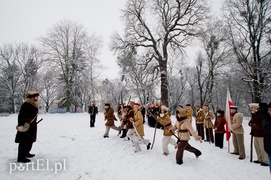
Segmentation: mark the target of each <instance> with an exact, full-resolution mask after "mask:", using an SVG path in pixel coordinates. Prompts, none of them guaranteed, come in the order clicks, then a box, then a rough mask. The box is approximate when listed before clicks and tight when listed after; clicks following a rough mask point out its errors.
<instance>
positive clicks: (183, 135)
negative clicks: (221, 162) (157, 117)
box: [169, 109, 202, 165]
mask: <svg viewBox="0 0 271 180" xmlns="http://www.w3.org/2000/svg"><path fill="white" fill-rule="evenodd" d="M169 130H170V132H171V133H173V132H175V131H176V130H178V138H179V139H178V140H179V146H178V150H177V153H176V163H177V164H179V165H181V164H183V153H184V150H186V151H189V152H191V153H194V154H195V156H196V157H197V158H198V157H199V156H200V155H201V154H202V153H201V151H200V150H198V149H196V148H194V147H192V146H191V145H190V144H189V142H188V141H189V140H190V133H191V134H192V136H193V137H194V138H195V140H196V141H200V142H201V137H200V136H198V135H197V133H196V131H195V130H194V129H193V127H192V125H191V123H190V121H189V118H188V117H187V113H186V110H185V109H181V110H179V113H178V114H177V121H176V123H175V124H174V126H173V127H172V128H170V129H169Z"/></svg>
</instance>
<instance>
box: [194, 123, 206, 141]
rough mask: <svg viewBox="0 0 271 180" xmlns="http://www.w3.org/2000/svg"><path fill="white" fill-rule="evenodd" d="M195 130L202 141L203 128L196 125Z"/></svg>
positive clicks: (201, 125) (200, 125)
mask: <svg viewBox="0 0 271 180" xmlns="http://www.w3.org/2000/svg"><path fill="white" fill-rule="evenodd" d="M196 128H197V131H198V135H199V136H200V137H201V139H204V127H203V124H196Z"/></svg>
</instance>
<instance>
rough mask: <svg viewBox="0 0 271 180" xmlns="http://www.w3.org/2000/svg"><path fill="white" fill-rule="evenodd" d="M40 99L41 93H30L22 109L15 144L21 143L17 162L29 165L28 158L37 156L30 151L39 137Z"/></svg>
mask: <svg viewBox="0 0 271 180" xmlns="http://www.w3.org/2000/svg"><path fill="white" fill-rule="evenodd" d="M38 99H39V92H37V91H29V92H27V97H26V99H25V100H24V102H23V104H22V106H21V108H20V112H19V115H18V125H17V134H16V138H15V142H16V143H19V146H18V157H17V162H22V163H27V162H30V159H27V158H31V157H34V156H35V155H34V154H30V151H31V149H32V145H33V142H36V137H37V116H38V111H39V108H38V103H37V101H38Z"/></svg>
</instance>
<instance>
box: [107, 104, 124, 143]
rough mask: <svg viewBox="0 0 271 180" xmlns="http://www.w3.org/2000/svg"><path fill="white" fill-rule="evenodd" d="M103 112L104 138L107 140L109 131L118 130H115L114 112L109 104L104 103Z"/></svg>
mask: <svg viewBox="0 0 271 180" xmlns="http://www.w3.org/2000/svg"><path fill="white" fill-rule="evenodd" d="M104 106H105V111H104V120H105V132H104V138H108V137H109V136H108V134H109V130H110V128H111V129H114V130H116V131H119V130H120V128H117V127H116V126H115V124H114V121H115V117H114V110H113V109H112V108H111V107H110V104H109V103H105V105H104Z"/></svg>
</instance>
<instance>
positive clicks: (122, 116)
mask: <svg viewBox="0 0 271 180" xmlns="http://www.w3.org/2000/svg"><path fill="white" fill-rule="evenodd" d="M130 100H131V96H130V97H129V99H128V103H127V105H128V104H129V102H130ZM122 103H123V98H122V92H121V104H122ZM127 113H128V112H127ZM121 118H122V120H123V119H124V113H123V105H121ZM123 126H124V124H121V126H120V130H119V133H118V136H119V135H120V133H121V129H122V128H123Z"/></svg>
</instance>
